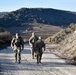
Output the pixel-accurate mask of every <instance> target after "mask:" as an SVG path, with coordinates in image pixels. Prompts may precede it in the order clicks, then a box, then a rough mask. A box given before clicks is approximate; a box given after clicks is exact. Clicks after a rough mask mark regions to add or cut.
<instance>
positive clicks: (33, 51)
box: [32, 47, 34, 59]
mask: <svg viewBox="0 0 76 75" xmlns="http://www.w3.org/2000/svg"><path fill="white" fill-rule="evenodd" d="M32 58H33V59H34V48H33V47H32Z"/></svg>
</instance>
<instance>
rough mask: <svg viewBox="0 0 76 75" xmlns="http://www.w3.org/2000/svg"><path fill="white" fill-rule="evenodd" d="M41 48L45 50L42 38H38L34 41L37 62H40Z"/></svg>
mask: <svg viewBox="0 0 76 75" xmlns="http://www.w3.org/2000/svg"><path fill="white" fill-rule="evenodd" d="M43 49H44V51H45V43H44V42H43V41H42V40H38V41H37V42H36V43H35V51H36V54H37V64H39V63H41V58H42V54H43Z"/></svg>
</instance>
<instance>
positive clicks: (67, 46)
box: [45, 23, 76, 64]
mask: <svg viewBox="0 0 76 75" xmlns="http://www.w3.org/2000/svg"><path fill="white" fill-rule="evenodd" d="M46 40H47V41H49V40H50V41H49V43H51V44H52V43H53V44H55V45H56V44H58V46H57V47H54V48H53V49H51V48H49V50H50V51H53V52H54V53H55V54H56V55H58V56H60V57H61V58H64V59H66V61H67V62H70V63H72V64H76V24H73V23H72V24H71V25H70V26H69V27H68V28H66V29H63V30H61V31H60V32H58V33H56V34H55V35H53V36H51V37H49V38H47V39H46ZM46 40H45V41H46Z"/></svg>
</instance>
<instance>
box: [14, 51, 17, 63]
mask: <svg viewBox="0 0 76 75" xmlns="http://www.w3.org/2000/svg"><path fill="white" fill-rule="evenodd" d="M14 57H15V62H17V50H14Z"/></svg>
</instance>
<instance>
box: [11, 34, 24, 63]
mask: <svg viewBox="0 0 76 75" xmlns="http://www.w3.org/2000/svg"><path fill="white" fill-rule="evenodd" d="M11 47H12V48H13V50H14V56H15V62H17V59H18V63H19V64H20V60H21V50H23V48H24V42H23V39H22V37H21V36H20V35H19V34H18V33H16V35H15V38H13V39H12V41H11ZM17 57H18V58H17Z"/></svg>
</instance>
